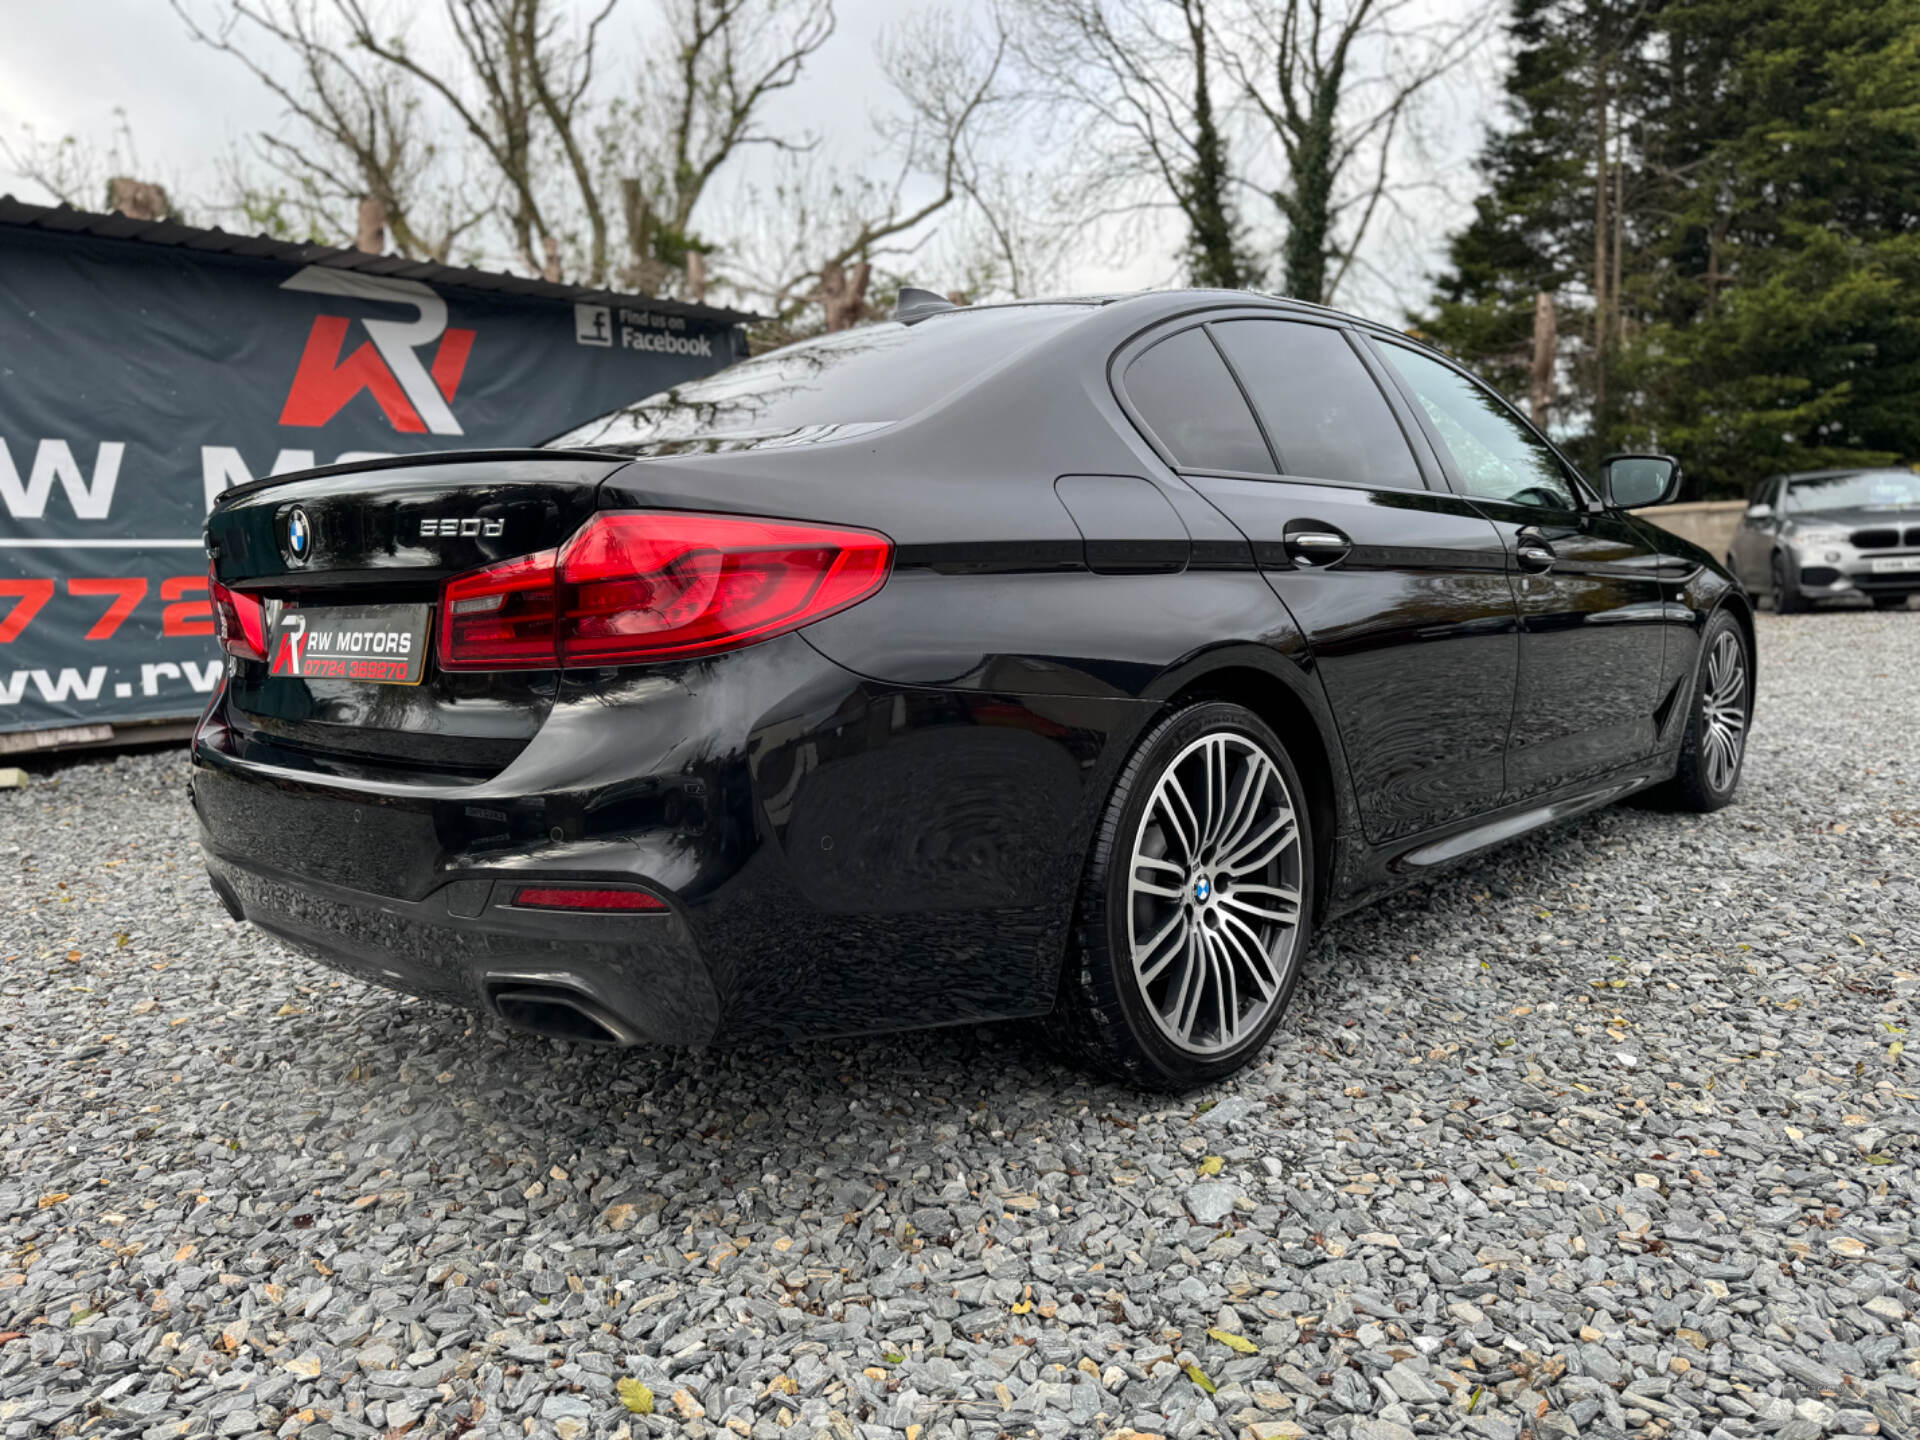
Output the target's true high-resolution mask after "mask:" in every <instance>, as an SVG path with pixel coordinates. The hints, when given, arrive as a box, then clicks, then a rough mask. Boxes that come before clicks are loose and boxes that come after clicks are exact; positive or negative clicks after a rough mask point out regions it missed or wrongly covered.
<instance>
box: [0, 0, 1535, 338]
mask: <svg viewBox="0 0 1920 1440" xmlns="http://www.w3.org/2000/svg"><path fill="white" fill-rule="evenodd" d="M624 3H625V5H626V6H627V7H628V8H629V9H630V10H632V12H633V13H634V16H635V24H634V25H633V26H632V27H630V28H629V30H628V31H627V33H628V35H629V36H636V35H637V34H638V33H639V31H640V28H641V26H640V24H639V22H640V21H641V20H643V19H644V17H646V16H647V15H649V14H650V13H652V12H653V11H654V8H655V6H654V0H624ZM922 3H926V0H838V3H837V9H838V13H839V28H838V30H837V31H836V33H835V35H834V36H833V38H832V39H831V40H830V41H829V42H828V44H827V46H826V47H825V48H824V49H823V50H822V51H821V52H820V53H819V54H818V55H816V56H815V57H814V58H813V60H812V62H811V64H810V67H809V70H808V72H807V74H806V76H805V77H804V78H803V80H802V81H801V83H800V85H799V86H797V87H795V89H794V90H793V91H791V92H789V93H788V94H787V95H786V96H784V97H782V100H781V105H782V107H783V109H782V110H781V111H780V112H778V113H777V114H776V116H775V119H776V121H777V122H779V123H784V124H788V125H793V126H795V127H796V128H801V127H804V128H807V129H810V130H812V131H813V132H815V133H817V134H819V135H822V136H824V137H827V139H828V141H829V143H830V144H831V145H833V146H834V147H835V149H836V151H837V153H838V155H839V157H840V158H842V159H843V160H846V159H851V158H854V157H857V156H858V155H859V153H860V146H861V145H862V143H863V141H864V138H865V137H866V136H867V135H868V134H869V133H870V132H869V129H868V122H869V117H870V115H871V114H872V113H873V111H874V110H875V109H876V108H877V107H879V106H882V105H884V104H885V103H886V96H887V87H886V85H885V82H884V81H883V80H882V79H881V78H880V77H879V76H878V75H877V73H876V69H875V63H874V46H875V43H876V41H877V39H878V38H879V36H880V34H881V32H882V30H883V28H884V26H885V25H886V24H887V23H889V22H890V21H894V20H896V19H897V18H898V17H900V16H901V15H903V14H904V13H906V12H908V11H909V10H911V9H913V8H915V7H916V6H917V5H919V4H922ZM949 3H957V4H959V5H961V6H964V5H965V4H967V3H970V0H949ZM978 3H984V0H978ZM1432 3H1434V4H1436V5H1437V6H1439V7H1440V8H1443V9H1449V10H1458V11H1464V10H1465V8H1466V7H1467V6H1469V5H1472V4H1473V3H1474V0H1432ZM199 9H200V12H201V13H203V14H207V15H212V14H213V13H215V9H216V4H215V0H199ZM430 9H437V7H430V6H428V5H426V4H422V5H420V6H419V10H420V11H422V12H426V11H429V10H430ZM0 13H4V16H5V22H6V30H7V40H6V43H5V45H4V46H0V136H4V138H5V139H6V140H7V141H8V142H9V143H13V144H18V143H19V142H20V140H21V138H22V133H23V132H22V126H31V127H32V129H33V131H34V133H35V134H36V135H37V136H39V137H40V138H41V139H43V140H46V139H52V138H57V137H60V136H63V135H73V136H76V137H78V138H80V139H81V140H83V141H85V142H87V143H90V144H92V145H93V146H95V147H96V148H98V149H102V150H104V149H105V148H106V147H107V146H108V144H109V143H110V142H112V141H113V140H114V137H115V132H116V128H117V120H116V116H115V110H116V107H117V108H119V109H121V110H124V112H125V114H126V118H127V122H128V126H129V127H130V130H131V133H132V135H133V137H134V140H135V143H136V146H137V155H138V169H139V171H140V173H141V174H142V176H143V178H151V179H157V180H160V181H161V182H162V183H164V184H167V185H168V186H169V187H170V188H171V189H173V190H174V191H175V192H176V194H177V196H184V197H185V198H186V199H187V200H188V201H189V203H191V202H193V201H194V200H196V199H198V200H202V201H203V203H204V200H205V199H206V198H207V197H210V196H212V195H214V194H216V193H218V190H219V166H220V164H221V161H222V157H226V156H229V155H231V154H232V153H234V151H235V150H236V148H237V147H240V146H243V145H245V144H246V143H247V141H248V138H249V137H250V136H252V135H255V134H257V133H259V132H260V131H262V130H268V129H272V128H273V127H274V126H275V125H276V123H277V122H278V121H279V118H280V107H279V105H278V103H277V102H276V101H275V100H274V99H273V97H272V96H271V95H269V94H268V93H267V92H266V91H265V90H264V89H263V88H262V87H261V86H260V85H259V84H258V83H257V82H256V81H255V80H254V79H253V78H252V77H251V76H250V75H248V74H247V73H246V72H245V71H243V70H242V69H241V68H240V67H239V66H238V65H237V64H236V63H235V62H234V61H233V60H232V59H231V58H229V57H227V56H224V55H221V54H217V53H215V52H213V51H211V50H209V49H207V48H206V47H204V46H201V45H197V44H195V43H194V42H193V41H192V40H190V39H189V38H188V36H187V34H186V32H185V29H184V27H183V26H182V24H181V22H180V20H179V19H178V17H177V16H176V15H175V14H174V12H173V10H172V9H171V7H170V6H169V5H167V4H166V3H164V0H60V3H51V4H50V3H40V0H0ZM628 43H630V44H633V43H638V41H637V40H629V42H628ZM1496 72H1497V64H1496V57H1495V56H1494V54H1493V47H1491V46H1490V47H1488V48H1487V49H1486V50H1485V51H1484V52H1483V53H1482V55H1481V56H1480V57H1479V58H1478V60H1477V61H1476V63H1475V64H1474V65H1473V66H1472V67H1470V68H1468V69H1464V70H1462V71H1461V72H1459V73H1458V74H1457V75H1456V76H1455V77H1453V78H1452V79H1451V80H1450V82H1449V84H1448V85H1447V87H1446V88H1445V90H1444V92H1442V93H1439V94H1437V95H1436V96H1435V97H1434V101H1433V104H1432V107H1431V109H1430V112H1429V118H1428V126H1427V128H1428V131H1429V134H1430V137H1431V138H1430V140H1429V142H1428V144H1427V147H1426V153H1425V155H1424V156H1423V157H1421V158H1419V159H1417V160H1415V161H1413V162H1412V166H1411V167H1409V166H1407V165H1403V167H1402V169H1403V171H1405V170H1407V169H1408V168H1414V169H1417V171H1418V172H1419V173H1418V174H1416V175H1411V176H1409V178H1413V179H1422V180H1429V181H1431V182H1432V183H1431V188H1428V189H1425V190H1422V191H1420V192H1418V193H1417V194H1415V195H1413V196H1411V197H1410V198H1409V200H1408V206H1409V215H1408V217H1407V219H1406V220H1405V221H1404V222H1403V223H1402V224H1401V226H1400V227H1399V229H1398V230H1397V231H1393V230H1383V231H1382V232H1381V233H1380V235H1379V237H1378V239H1377V241H1376V242H1375V243H1373V244H1372V245H1370V246H1369V247H1368V251H1367V254H1366V258H1367V260H1368V261H1369V262H1370V264H1371V266H1372V267H1373V270H1374V273H1373V274H1372V275H1371V276H1363V277H1360V278H1359V279H1358V281H1357V283H1355V284H1352V285H1350V286H1349V287H1348V289H1347V290H1346V291H1344V292H1343V293H1342V295H1341V296H1340V301H1341V303H1342V304H1343V305H1346V306H1348V307H1350V308H1354V309H1360V310H1369V311H1372V312H1374V313H1379V314H1381V318H1383V319H1391V318H1395V316H1396V315H1397V313H1398V311H1399V309H1400V308H1401V307H1402V306H1404V305H1407V304H1413V303H1417V302H1418V301H1419V300H1420V299H1421V298H1423V296H1424V294H1425V286H1424V281H1423V277H1424V275H1425V273H1426V272H1427V271H1429V270H1431V269H1432V268H1433V267H1434V265H1435V264H1436V263H1437V256H1438V249H1437V247H1438V244H1439V242H1440V241H1441V240H1442V239H1443V237H1444V234H1445V232H1446V230H1447V229H1448V228H1449V227H1450V226H1452V225H1454V224H1457V223H1458V222H1459V220H1460V219H1461V217H1462V216H1463V214H1464V213H1465V212H1466V207H1467V204H1468V202H1469V201H1470V199H1471V194H1472V176H1471V171H1470V165H1469V162H1470V160H1471V158H1472V154H1473V152H1474V150H1475V149H1476V148H1477V143H1478V139H1479V136H1480V134H1481V131H1482V128H1483V126H1484V124H1485V118H1486V109H1487V106H1488V104H1489V102H1490V100H1491V98H1492V96H1493V95H1494V93H1495V89H1496V87H1497V84H1498V75H1497V73H1496ZM0 190H6V191H11V192H13V193H15V194H18V195H20V196H22V197H23V198H32V199H41V200H44V199H46V198H49V197H47V196H46V195H45V193H44V192H42V191H40V190H39V188H38V187H37V186H35V185H34V184H33V183H32V182H31V181H29V180H27V179H25V178H24V177H23V176H20V175H18V174H17V173H14V172H13V171H12V170H11V168H10V167H9V166H8V164H7V162H6V159H5V157H4V155H0ZM196 218H198V217H196ZM1178 244H1179V234H1178V231H1177V229H1175V228H1173V227H1172V226H1171V225H1163V226H1159V227H1157V228H1156V227H1152V226H1149V227H1146V228H1145V229H1144V230H1138V229H1137V227H1136V229H1130V230H1129V231H1128V232H1127V233H1126V234H1125V235H1124V236H1121V237H1118V238H1117V239H1116V240H1110V242H1109V243H1107V244H1105V245H1102V246H1088V247H1083V248H1082V249H1081V250H1079V251H1078V252H1077V253H1075V254H1074V255H1072V256H1071V257H1070V258H1069V260H1068V262H1067V264H1066V266H1065V269H1064V270H1063V273H1062V274H1061V276H1060V277H1059V278H1060V284H1061V286H1062V288H1063V289H1066V290H1069V291H1091V290H1102V289H1110V288H1118V289H1131V288H1137V287H1141V286H1149V285H1163V284H1169V283H1177V282H1178V277H1179V266H1178V262H1177V250H1178ZM925 253H927V254H928V255H930V256H931V255H934V254H936V253H937V252H936V251H935V250H933V249H930V250H928V251H927V252H925ZM925 283H928V284H930V285H931V286H933V287H934V288H938V289H944V288H947V287H946V284H945V283H944V277H939V276H928V277H925ZM1382 312H1385V313H1382Z"/></svg>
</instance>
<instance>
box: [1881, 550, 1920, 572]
mask: <svg viewBox="0 0 1920 1440" xmlns="http://www.w3.org/2000/svg"><path fill="white" fill-rule="evenodd" d="M1905 570H1920V555H1892V556H1889V557H1888V558H1886V559H1885V560H1876V561H1874V562H1873V573H1874V574H1876V575H1897V574H1899V573H1900V572H1902V571H1905Z"/></svg>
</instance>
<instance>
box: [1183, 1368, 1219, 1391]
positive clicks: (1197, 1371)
mask: <svg viewBox="0 0 1920 1440" xmlns="http://www.w3.org/2000/svg"><path fill="white" fill-rule="evenodd" d="M1182 1368H1183V1369H1184V1370H1185V1371H1186V1372H1187V1378H1188V1379H1189V1380H1191V1381H1193V1383H1194V1384H1196V1385H1198V1386H1199V1387H1200V1388H1201V1389H1202V1390H1204V1391H1206V1392H1207V1394H1209V1395H1211V1394H1213V1392H1214V1391H1216V1390H1218V1389H1219V1388H1220V1387H1219V1386H1218V1385H1215V1384H1214V1383H1213V1381H1211V1380H1209V1379H1208V1378H1207V1372H1206V1371H1204V1370H1202V1369H1201V1368H1200V1367H1199V1366H1198V1365H1187V1366H1183V1367H1182Z"/></svg>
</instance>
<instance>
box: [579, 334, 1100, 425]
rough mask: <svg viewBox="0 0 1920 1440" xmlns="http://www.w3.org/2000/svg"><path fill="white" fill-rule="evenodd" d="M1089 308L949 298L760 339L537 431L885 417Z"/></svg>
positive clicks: (949, 387)
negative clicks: (630, 397) (576, 422)
mask: <svg viewBox="0 0 1920 1440" xmlns="http://www.w3.org/2000/svg"><path fill="white" fill-rule="evenodd" d="M1086 314H1087V311H1086V309H1085V307H1083V306H1079V305H1023V306H1009V307H1005V308H996V309H982V310H955V311H952V312H950V313H947V314H941V315H934V316H931V317H929V318H928V319H926V320H922V321H920V322H919V323H918V324H915V325H902V324H900V323H898V322H896V321H888V322H886V323H884V324H879V325H863V326H860V327H859V328H857V329H853V330H843V331H841V332H840V333H838V334H835V335H824V336H822V337H820V338H819V339H817V340H803V341H801V342H800V343H799V344H797V345H788V346H786V347H784V348H783V349H779V350H771V351H768V352H767V353H766V354H765V355H760V356H756V357H755V358H754V359H752V360H747V361H743V362H742V363H741V364H738V365H735V366H734V367H733V368H732V369H729V370H722V371H720V372H719V373H718V374H717V375H708V376H705V377H703V378H702V379H699V380H691V381H689V382H688V383H686V384H685V385H676V386H675V387H674V388H673V389H671V390H663V391H661V392H660V393H659V394H658V395H649V396H648V397H647V398H646V399H644V400H640V401H638V402H636V403H635V404H633V405H630V406H628V407H627V408H625V409H623V410H616V411H614V412H613V413H612V414H610V415H603V416H601V417H600V418H599V419H597V420H591V421H589V422H587V423H586V424H585V425H582V426H579V427H578V428H576V429H573V430H569V431H568V432H567V433H566V434H564V435H557V436H555V437H554V438H553V439H552V440H549V441H548V442H547V444H548V445H550V446H552V447H554V448H556V449H586V450H620V449H627V448H637V447H639V446H644V445H653V444H657V443H660V442H663V441H673V440H689V439H696V438H701V437H706V436H716V437H725V436H733V437H739V438H745V437H748V436H754V437H775V436H782V435H793V436H795V437H796V438H801V437H806V436H812V435H818V434H820V433H822V432H823V431H833V432H845V431H847V430H853V431H858V430H861V429H869V428H873V427H877V426H880V425H890V424H892V423H893V422H894V421H896V420H904V419H906V418H907V417H908V416H909V415H914V414H917V413H918V412H920V411H922V410H924V409H926V408H927V407H928V406H929V405H932V404H933V403H935V402H936V401H938V400H941V399H943V398H945V397H946V396H948V395H950V394H952V393H953V392H954V391H956V390H958V389H959V388H960V387H961V386H963V385H965V384H966V383H967V382H968V381H969V380H972V379H973V378H974V377H975V376H978V375H981V374H984V373H985V372H986V371H988V370H991V369H993V368H994V367H995V366H996V365H998V364H1000V363H1001V362H1002V361H1004V360H1006V359H1007V358H1008V357H1009V356H1011V355H1013V354H1015V353H1016V352H1018V351H1020V350H1024V349H1025V348H1026V347H1027V346H1029V345H1031V344H1033V343H1035V342H1036V341H1038V340H1042V339H1045V338H1046V337H1047V336H1049V335H1053V334H1056V333H1057V332H1059V331H1061V330H1063V329H1065V328H1066V327H1067V326H1068V325H1070V324H1072V323H1073V321H1075V320H1076V319H1080V318H1083V317H1084V316H1085V315H1086Z"/></svg>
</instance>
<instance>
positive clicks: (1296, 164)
mask: <svg viewBox="0 0 1920 1440" xmlns="http://www.w3.org/2000/svg"><path fill="white" fill-rule="evenodd" d="M1492 13H1493V11H1492V9H1491V7H1481V8H1477V9H1476V10H1474V11H1471V12H1469V14H1468V15H1467V16H1466V17H1465V18H1463V19H1461V20H1458V21H1435V20H1430V19H1428V20H1422V19H1420V18H1418V11H1417V9H1416V8H1415V3H1414V0H1273V3H1261V0H1253V3H1248V4H1246V5H1245V6H1244V7H1242V8H1241V10H1240V12H1239V16H1238V20H1237V23H1236V24H1235V25H1234V26H1233V29H1232V39H1231V40H1223V42H1222V44H1221V46H1220V49H1221V53H1222V56H1223V58H1224V61H1225V65H1226V68H1227V69H1228V71H1229V72H1230V73H1231V74H1232V76H1233V78H1234V81H1235V82H1236V84H1237V87H1238V90H1239V93H1240V95H1241V96H1242V97H1243V98H1244V99H1245V100H1246V101H1247V102H1248V104H1249V105H1250V107H1251V109H1252V111H1253V113H1254V114H1256V115H1258V116H1259V117H1260V119H1261V121H1262V122H1263V124H1264V129H1265V131H1266V132H1267V134H1268V136H1269V137H1270V138H1271V139H1272V140H1273V141H1274V142H1276V143H1277V146H1278V150H1279V157H1280V159H1281V161H1282V165H1281V171H1280V174H1279V176H1278V178H1277V179H1276V180H1275V181H1274V182H1273V183H1272V184H1270V185H1269V186H1267V187H1266V189H1267V193H1268V195H1269V197H1270V198H1271V199H1272V201H1273V203H1274V206H1275V208H1276V209H1277V210H1278V212H1279V216H1280V218H1281V219H1282V220H1283V221H1284V223H1285V233H1284V235H1283V236H1282V239H1281V246H1280V256H1281V271H1282V277H1281V278H1282V285H1283V287H1284V289H1285V291H1286V293H1287V294H1289V295H1292V296H1295V297H1297V298H1299V299H1302V300H1311V301H1315V302H1317V303H1328V302H1331V301H1332V300H1333V298H1334V296H1335V295H1336V294H1337V293H1338V291H1339V289H1340V286H1341V283H1342V282H1343V281H1344V280H1345V279H1346V277H1347V274H1348V272H1349V271H1350V270H1351V269H1352V267H1353V265H1354V263H1355V259H1356V257H1357V256H1358V255H1359V253H1360V250H1361V246H1362V244H1363V243H1364V241H1365V240H1366V237H1367V234H1368V232H1369V230H1370V229H1371V228H1372V225H1373V222H1374V220H1375V219H1376V217H1377V216H1378V214H1379V212H1380V210H1381V207H1382V205H1383V203H1388V204H1390V203H1391V202H1392V195H1393V187H1392V178H1391V174H1392V162H1393V160H1394V158H1395V156H1396V140H1397V139H1398V138H1399V135H1400V132H1402V131H1403V130H1404V129H1405V128H1406V127H1407V126H1408V125H1409V124H1410V123H1411V122H1412V120H1413V119H1414V117H1415V113H1416V112H1415V104H1416V101H1417V100H1418V99H1419V97H1420V96H1421V94H1422V92H1424V91H1425V90H1426V89H1427V88H1428V87H1429V86H1431V85H1432V84H1433V83H1434V82H1435V81H1436V80H1438V79H1439V78H1440V77H1441V76H1443V75H1445V74H1447V73H1448V72H1449V71H1450V70H1452V69H1453V68H1454V67H1455V66H1457V65H1458V64H1460V62H1461V61H1462V60H1464V59H1465V58H1466V57H1467V55H1468V54H1469V53H1471V51H1472V49H1473V46H1474V45H1475V43H1476V42H1477V41H1478V40H1479V38H1480V37H1481V35H1482V34H1483V33H1484V31H1485V26H1486V23H1487V17H1488V16H1489V15H1490V14H1492Z"/></svg>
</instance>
